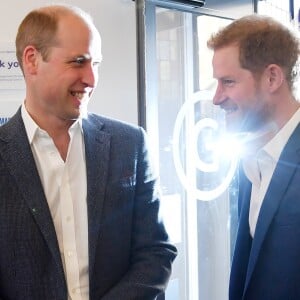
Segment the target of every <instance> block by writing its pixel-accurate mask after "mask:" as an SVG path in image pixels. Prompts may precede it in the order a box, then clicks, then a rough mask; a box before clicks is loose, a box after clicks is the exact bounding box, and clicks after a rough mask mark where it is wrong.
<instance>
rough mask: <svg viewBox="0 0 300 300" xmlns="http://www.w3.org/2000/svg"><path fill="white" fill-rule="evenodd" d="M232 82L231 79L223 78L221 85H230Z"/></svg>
mask: <svg viewBox="0 0 300 300" xmlns="http://www.w3.org/2000/svg"><path fill="white" fill-rule="evenodd" d="M233 84H234V81H233V80H231V79H224V80H223V85H226V86H232V85H233Z"/></svg>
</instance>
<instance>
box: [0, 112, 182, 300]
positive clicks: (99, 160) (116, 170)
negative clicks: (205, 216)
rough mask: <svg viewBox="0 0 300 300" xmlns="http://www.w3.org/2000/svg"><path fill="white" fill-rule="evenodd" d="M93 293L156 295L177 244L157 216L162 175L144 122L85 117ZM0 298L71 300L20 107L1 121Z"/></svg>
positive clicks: (111, 296) (93, 299)
mask: <svg viewBox="0 0 300 300" xmlns="http://www.w3.org/2000/svg"><path fill="white" fill-rule="evenodd" d="M83 131H84V140H85V152H86V167H87V184H88V186H87V209H88V238H89V273H90V299H91V300H96V299H97V300H98V299H103V300H104V299H105V300H109V299H114V300H117V299H123V300H125V299H128V300H129V299H130V300H133V299H143V300H145V299H154V298H155V297H156V295H157V294H159V293H160V292H162V291H163V290H164V288H165V286H166V283H167V281H168V279H169V276H170V272H171V263H172V261H173V259H174V258H175V256H176V248H175V247H174V246H172V245H170V244H169V243H168V242H167V240H168V236H167V233H166V232H165V229H164V226H163V225H162V223H161V222H160V220H159V218H158V209H159V200H158V193H157V190H158V189H157V181H156V177H155V175H154V173H153V172H152V168H151V166H150V164H149V160H148V152H147V147H146V144H145V134H144V131H143V130H142V129H140V128H137V127H133V126H130V125H126V124H123V123H120V122H117V121H112V120H109V119H105V118H102V117H99V116H95V115H92V114H91V115H89V117H88V118H87V119H86V120H84V121H83ZM0 245H1V246H0V247H1V249H0V299H2V300H3V299H28V300H48V299H49V300H66V299H67V288H66V281H65V277H64V271H63V266H62V261H61V257H60V253H59V248H58V242H57V238H56V233H55V229H54V225H53V222H52V219H51V214H50V211H49V208H48V205H47V201H46V198H45V195H44V192H43V188H42V185H41V181H40V178H39V175H38V171H37V168H36V166H35V162H34V158H33V155H32V152H31V148H30V145H29V143H28V139H27V136H26V132H25V127H24V124H23V121H22V118H21V113H20V110H19V111H18V112H17V113H16V115H15V116H13V117H12V118H11V119H10V121H9V122H8V123H6V124H5V125H3V126H1V127H0Z"/></svg>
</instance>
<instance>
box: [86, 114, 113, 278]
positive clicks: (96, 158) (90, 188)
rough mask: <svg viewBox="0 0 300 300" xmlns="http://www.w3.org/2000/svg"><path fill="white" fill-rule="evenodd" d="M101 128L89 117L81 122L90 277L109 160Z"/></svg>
mask: <svg viewBox="0 0 300 300" xmlns="http://www.w3.org/2000/svg"><path fill="white" fill-rule="evenodd" d="M102 127H103V123H102V122H100V121H99V119H98V118H94V117H92V116H90V117H89V118H88V119H86V120H83V131H84V141H85V154H86V168H87V208H88V228H89V229H88V230H89V270H90V275H91V274H93V267H94V261H95V255H96V245H97V241H98V238H99V231H100V224H101V213H102V207H103V202H104V196H105V188H106V184H107V177H108V166H109V159H110V157H109V152H110V134H108V133H105V132H103V131H101V128H102Z"/></svg>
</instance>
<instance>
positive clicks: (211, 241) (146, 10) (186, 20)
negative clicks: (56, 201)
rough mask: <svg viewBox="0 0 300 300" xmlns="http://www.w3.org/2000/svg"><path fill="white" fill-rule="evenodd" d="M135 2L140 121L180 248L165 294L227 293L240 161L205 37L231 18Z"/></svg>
mask: <svg viewBox="0 0 300 300" xmlns="http://www.w3.org/2000/svg"><path fill="white" fill-rule="evenodd" d="M215 2H216V1H215ZM221 2H222V3H223V4H224V3H225V2H226V1H225V2H224V1H221ZM240 2H245V1H240ZM250 2H251V3H252V1H248V3H250ZM245 3H246V2H245ZM136 4H137V9H138V11H137V13H138V28H139V30H140V35H139V46H140V49H139V55H140V57H139V58H140V70H139V72H140V73H139V79H140V89H139V91H140V94H139V98H140V124H141V125H143V126H144V127H145V128H146V130H147V132H148V134H149V137H150V144H151V145H152V146H153V149H152V150H153V151H154V153H155V157H156V160H157V161H156V163H157V165H158V166H159V170H160V180H161V189H162V214H163V216H164V219H165V224H166V226H167V230H168V232H169V234H170V238H171V240H172V242H174V243H175V244H176V246H177V248H178V251H179V254H178V257H177V258H176V260H175V264H174V271H173V273H172V276H171V280H170V283H169V285H168V289H167V291H166V295H165V299H167V300H197V299H203V300H225V299H227V297H228V296H227V291H228V280H229V271H230V263H231V256H232V251H233V246H234V240H235V234H236V227H237V226H236V225H237V205H236V202H237V201H236V196H237V190H236V179H235V176H234V175H235V166H236V161H235V157H233V156H232V153H233V152H232V151H231V150H232V147H234V145H233V144H231V143H228V141H227V142H226V143H222V137H223V136H224V115H223V112H222V111H221V110H220V109H219V108H217V107H215V106H214V105H213V104H212V96H213V93H214V90H215V82H214V80H213V78H212V69H211V58H212V53H211V52H210V51H209V50H208V49H207V47H206V41H207V39H208V37H209V36H210V35H211V33H213V32H215V31H216V30H217V29H218V28H219V27H220V26H224V25H226V24H228V23H229V22H231V19H232V18H231V17H226V16H225V14H224V11H223V12H221V11H216V10H213V9H203V8H202V9H199V8H193V7H190V6H189V7H186V6H184V7H183V6H178V5H173V3H172V1H136ZM250 7H251V9H252V6H250ZM227 9H228V7H227ZM251 9H250V11H248V12H251ZM212 12H213V13H212ZM228 145H229V146H230V147H231V148H230V147H229V149H227V148H228Z"/></svg>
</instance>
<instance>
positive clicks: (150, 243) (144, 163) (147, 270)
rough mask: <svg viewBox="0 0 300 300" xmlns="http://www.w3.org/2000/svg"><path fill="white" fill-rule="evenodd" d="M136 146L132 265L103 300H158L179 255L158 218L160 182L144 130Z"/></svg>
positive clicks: (140, 132)
mask: <svg viewBox="0 0 300 300" xmlns="http://www.w3.org/2000/svg"><path fill="white" fill-rule="evenodd" d="M137 144H138V146H137V149H138V150H137V151H136V152H137V154H136V158H135V161H136V163H135V166H136V167H135V168H136V176H135V179H134V180H135V190H134V201H133V203H134V204H133V207H132V209H133V212H132V225H131V226H132V230H131V249H130V264H129V267H128V269H127V271H126V273H125V274H124V276H123V277H122V278H121V280H120V281H119V282H118V283H117V284H116V285H114V287H113V288H111V289H110V290H109V291H108V292H107V293H106V294H105V295H104V297H101V299H103V300H113V299H114V300H115V299H123V300H127V299H128V300H135V299H143V300H147V299H149V300H151V299H155V298H156V296H157V295H158V294H160V293H161V292H163V291H164V290H165V287H166V285H167V282H168V280H169V277H170V274H171V264H172V262H173V260H174V259H175V257H176V254H177V250H176V248H175V247H174V246H173V245H171V244H170V243H169V242H168V235H167V233H166V231H165V228H164V225H163V222H162V220H161V219H160V217H159V205H160V201H159V198H160V196H159V188H158V179H157V176H156V174H155V172H154V168H153V167H152V165H151V160H150V158H149V151H148V147H147V139H146V135H145V132H144V130H143V129H139V130H138V143H137ZM124 151H125V152H126V150H124V149H123V152H124ZM125 248H126V246H124V251H126V250H125Z"/></svg>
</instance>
